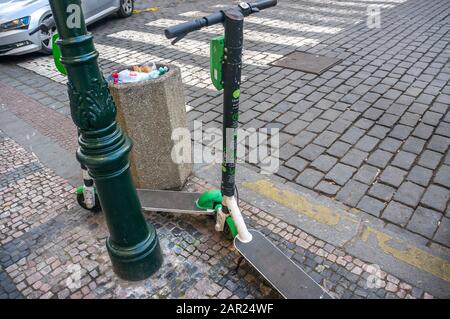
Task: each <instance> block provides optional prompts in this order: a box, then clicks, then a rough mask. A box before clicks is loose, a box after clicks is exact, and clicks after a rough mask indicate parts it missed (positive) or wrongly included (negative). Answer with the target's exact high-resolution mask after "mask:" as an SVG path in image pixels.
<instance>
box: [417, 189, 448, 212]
mask: <svg viewBox="0 0 450 319" xmlns="http://www.w3.org/2000/svg"><path fill="white" fill-rule="evenodd" d="M449 198H450V191H449V190H448V189H446V188H444V187H441V186H437V185H431V186H429V187H428V188H427V190H426V192H425V194H424V195H423V197H422V200H421V201H420V202H421V203H422V204H423V205H425V206H427V207H431V208H433V209H435V210H437V211H438V212H444V211H445V208H446V207H447V202H448V199H449Z"/></svg>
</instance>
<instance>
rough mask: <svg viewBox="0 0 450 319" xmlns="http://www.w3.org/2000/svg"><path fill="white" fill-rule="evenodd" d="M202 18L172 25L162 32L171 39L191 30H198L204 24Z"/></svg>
mask: <svg viewBox="0 0 450 319" xmlns="http://www.w3.org/2000/svg"><path fill="white" fill-rule="evenodd" d="M202 20H203V18H202V19H195V20H191V21H188V22H184V23H180V24H177V25H174V26H172V27H169V28H167V29H165V30H164V34H165V35H166V38H167V39H172V38H176V37H178V36H180V35H183V34H187V33H189V32H192V31H196V30H200V29H201V28H202V27H203V26H204V22H203V21H202Z"/></svg>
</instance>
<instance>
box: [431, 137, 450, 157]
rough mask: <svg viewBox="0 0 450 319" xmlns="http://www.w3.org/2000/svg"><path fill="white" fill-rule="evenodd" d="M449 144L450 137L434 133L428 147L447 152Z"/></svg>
mask: <svg viewBox="0 0 450 319" xmlns="http://www.w3.org/2000/svg"><path fill="white" fill-rule="evenodd" d="M449 145H450V138H448V137H444V136H439V135H433V137H431V140H430V142H429V143H428V146H427V147H428V148H429V149H431V150H433V151H436V152H440V153H445V152H446V151H447V150H448V146H449Z"/></svg>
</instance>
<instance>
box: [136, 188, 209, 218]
mask: <svg viewBox="0 0 450 319" xmlns="http://www.w3.org/2000/svg"><path fill="white" fill-rule="evenodd" d="M137 193H138V196H139V200H140V201H141V205H142V208H143V209H144V210H147V211H157V212H168V213H185V214H198V215H203V214H206V215H209V214H213V213H214V211H212V210H204V209H200V208H198V207H197V205H196V204H195V202H196V201H197V199H198V198H199V197H200V195H201V193H191V192H178V191H164V190H149V189H138V190H137Z"/></svg>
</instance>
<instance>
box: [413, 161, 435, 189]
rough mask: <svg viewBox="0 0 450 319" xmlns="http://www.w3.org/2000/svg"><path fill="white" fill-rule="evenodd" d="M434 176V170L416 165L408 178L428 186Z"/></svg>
mask: <svg viewBox="0 0 450 319" xmlns="http://www.w3.org/2000/svg"><path fill="white" fill-rule="evenodd" d="M432 176H433V171H432V170H430V169H428V168H425V167H422V166H419V165H416V166H414V167H413V168H412V169H411V170H410V171H409V174H408V177H407V179H408V180H410V181H412V182H414V183H416V184H419V185H422V186H427V185H428V183H429V182H430V180H431V177H432Z"/></svg>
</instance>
